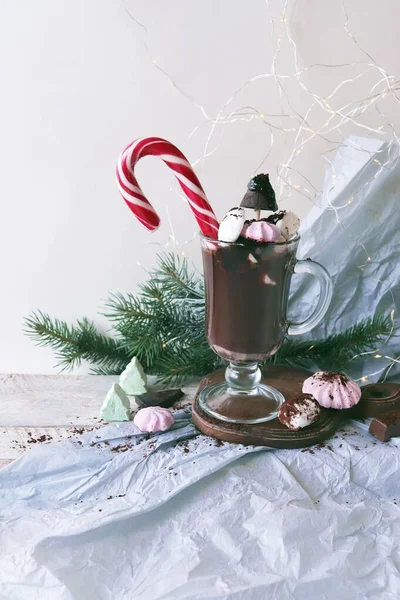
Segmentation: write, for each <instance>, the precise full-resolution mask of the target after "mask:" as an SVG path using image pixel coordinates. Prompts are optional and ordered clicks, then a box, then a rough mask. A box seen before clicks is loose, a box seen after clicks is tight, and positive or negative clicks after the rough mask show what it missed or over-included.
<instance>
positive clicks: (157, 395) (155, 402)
mask: <svg viewBox="0 0 400 600" xmlns="http://www.w3.org/2000/svg"><path fill="white" fill-rule="evenodd" d="M182 396H183V392H182V390H180V389H178V388H174V389H172V390H161V391H156V392H147V393H146V394H140V396H135V401H136V403H137V405H138V407H139V408H147V407H148V406H161V407H162V408H170V407H171V406H173V405H174V404H175V402H176V401H177V400H179V398H182Z"/></svg>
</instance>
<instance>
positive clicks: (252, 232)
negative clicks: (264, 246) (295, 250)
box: [241, 221, 281, 242]
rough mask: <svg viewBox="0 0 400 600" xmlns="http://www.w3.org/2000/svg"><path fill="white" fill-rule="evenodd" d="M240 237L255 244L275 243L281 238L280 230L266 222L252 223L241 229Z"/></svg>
mask: <svg viewBox="0 0 400 600" xmlns="http://www.w3.org/2000/svg"><path fill="white" fill-rule="evenodd" d="M241 235H242V236H243V237H245V238H247V239H248V240H254V241H256V242H277V241H278V240H279V238H280V237H281V230H280V229H279V227H277V226H276V225H274V224H273V223H268V222H267V221H253V222H252V223H249V224H248V225H245V226H244V227H243V229H242V233H241Z"/></svg>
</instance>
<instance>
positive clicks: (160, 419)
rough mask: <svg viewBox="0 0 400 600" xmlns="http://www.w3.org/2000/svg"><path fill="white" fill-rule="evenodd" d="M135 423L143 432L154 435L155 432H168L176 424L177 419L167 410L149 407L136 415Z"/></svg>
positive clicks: (159, 407)
mask: <svg viewBox="0 0 400 600" xmlns="http://www.w3.org/2000/svg"><path fill="white" fill-rule="evenodd" d="M133 422H134V424H135V425H136V426H137V427H139V429H140V430H141V431H148V432H153V433H154V432H155V431H167V429H169V428H170V427H171V426H172V425H173V424H174V423H175V419H174V416H173V415H172V413H171V412H170V411H169V410H168V409H167V408H161V406H148V407H147V408H142V409H141V410H139V412H138V413H136V415H135V418H134V419H133Z"/></svg>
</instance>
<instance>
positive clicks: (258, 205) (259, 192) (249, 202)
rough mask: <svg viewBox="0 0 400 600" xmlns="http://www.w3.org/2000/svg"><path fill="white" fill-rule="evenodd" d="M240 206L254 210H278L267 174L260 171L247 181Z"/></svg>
mask: <svg viewBox="0 0 400 600" xmlns="http://www.w3.org/2000/svg"><path fill="white" fill-rule="evenodd" d="M240 206H243V207H244V208H253V209H254V210H272V211H275V210H278V205H277V203H276V198H275V192H274V189H273V187H272V185H271V183H270V181H269V176H268V175H264V174H263V173H261V174H260V175H256V176H255V177H253V179H251V180H250V181H249V183H248V185H247V192H246V193H245V195H244V197H243V200H242V202H241V203H240Z"/></svg>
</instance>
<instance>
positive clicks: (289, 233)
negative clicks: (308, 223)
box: [277, 210, 300, 240]
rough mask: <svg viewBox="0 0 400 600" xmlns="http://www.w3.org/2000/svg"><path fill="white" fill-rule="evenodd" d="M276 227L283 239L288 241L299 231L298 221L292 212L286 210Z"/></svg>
mask: <svg viewBox="0 0 400 600" xmlns="http://www.w3.org/2000/svg"><path fill="white" fill-rule="evenodd" d="M277 225H278V226H279V228H280V230H281V233H282V235H283V237H284V238H285V239H286V240H290V239H291V238H292V237H294V236H295V235H296V233H297V232H298V230H299V227H300V219H299V217H298V216H297V215H296V214H295V213H294V212H292V211H291V210H288V211H287V212H286V213H285V215H284V217H283V219H281V220H280V221H279V222H278V223H277Z"/></svg>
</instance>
